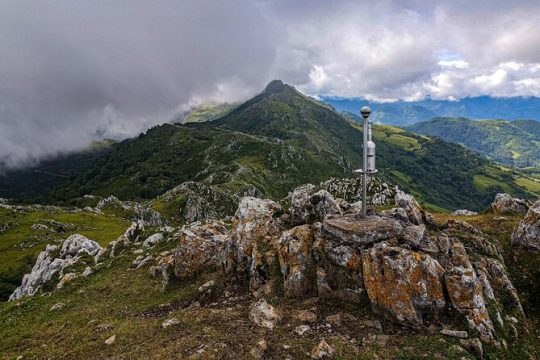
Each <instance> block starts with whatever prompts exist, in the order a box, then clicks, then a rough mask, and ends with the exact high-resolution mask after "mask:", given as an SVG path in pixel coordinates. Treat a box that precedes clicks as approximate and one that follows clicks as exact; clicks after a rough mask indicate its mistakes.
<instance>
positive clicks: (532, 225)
mask: <svg viewBox="0 0 540 360" xmlns="http://www.w3.org/2000/svg"><path fill="white" fill-rule="evenodd" d="M512 246H519V247H523V248H525V249H528V250H532V251H536V252H540V200H538V201H536V202H535V203H534V204H533V206H531V208H530V209H529V211H527V214H526V215H525V218H524V219H523V220H521V221H520V222H519V224H518V225H517V227H516V228H515V229H514V232H513V233H512Z"/></svg>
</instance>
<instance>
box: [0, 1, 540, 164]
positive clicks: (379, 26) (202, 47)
mask: <svg viewBox="0 0 540 360" xmlns="http://www.w3.org/2000/svg"><path fill="white" fill-rule="evenodd" d="M0 44H1V45H0V166H2V164H3V165H9V166H17V165H20V164H22V163H25V162H27V161H33V160H35V159H40V158H43V157H46V156H48V155H54V154H57V153H60V152H64V151H71V150H74V149H80V148H82V147H84V146H85V145H87V144H88V142H89V141H90V140H91V139H93V138H94V137H95V136H96V133H97V134H100V135H101V136H103V135H106V136H115V137H119V138H121V137H125V136H131V135H135V134H136V133H137V132H139V131H141V130H144V129H145V128H147V127H149V126H153V125H155V124H159V123H162V122H165V121H168V120H170V119H173V118H174V117H175V116H177V115H178V114H179V113H181V112H183V111H185V110H186V109H189V108H191V107H193V106H196V105H198V104H201V103H204V102H208V101H216V102H221V101H238V100H241V99H245V98H247V97H249V96H251V95H253V94H254V93H256V92H258V91H260V90H261V89H262V88H263V86H264V84H265V83H266V82H268V81H269V80H271V79H274V78H279V79H282V80H284V81H285V82H287V83H290V84H292V85H295V86H296V87H297V88H298V89H299V90H301V91H303V92H305V93H307V94H313V95H334V96H343V97H365V98H368V99H373V100H377V101H394V100H396V99H406V100H417V99H421V98H423V97H424V96H426V95H431V96H432V97H435V98H447V99H454V98H460V97H464V96H476V95H485V94H487V95H495V96H515V95H534V96H538V95H539V94H540V3H538V1H537V0H516V1H506V0H489V1H488V0H478V1H470V0H443V1H437V2H426V1H420V0H381V1H377V2H373V1H355V0H334V1H331V2H330V1H327V0H295V1H290V0H257V1H253V0H219V1H213V2H211V1H188V0H159V1H156V2H152V3H149V2H146V1H140V0H133V1H129V2H128V1H122V0H120V1H99V0H97V1H92V2H73V1H69V0H57V1H54V2H47V3H45V2H43V1H39V0H5V1H2V2H0Z"/></svg>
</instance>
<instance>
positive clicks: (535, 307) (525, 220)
mask: <svg viewBox="0 0 540 360" xmlns="http://www.w3.org/2000/svg"><path fill="white" fill-rule="evenodd" d="M383 191H386V195H385V199H386V198H394V199H393V200H394V202H395V205H394V207H392V206H384V207H381V208H379V211H378V212H375V210H372V211H371V212H370V214H369V216H368V218H367V219H362V218H361V217H360V216H359V207H358V204H357V203H354V202H351V203H349V202H347V201H346V200H343V199H341V198H339V197H334V196H333V195H332V194H331V193H329V192H328V191H327V190H326V189H325V188H322V189H321V188H320V187H314V186H304V187H301V188H298V189H296V190H295V191H294V192H293V193H292V194H291V196H290V197H289V198H288V199H286V201H285V202H284V203H282V204H278V203H275V202H273V201H270V200H263V199H257V198H251V197H247V198H244V199H242V200H241V201H240V204H239V207H238V210H237V211H236V214H235V216H234V218H233V219H232V222H221V221H205V222H196V223H192V224H189V225H186V226H183V227H178V228H172V227H168V226H165V225H163V224H162V223H161V222H160V223H158V222H154V223H151V224H150V225H148V224H146V225H145V224H144V221H137V222H134V223H132V225H131V226H130V227H129V228H128V229H127V230H126V231H125V233H124V234H123V235H121V236H120V237H119V238H118V239H117V240H115V241H112V242H110V243H109V244H108V245H107V246H103V247H102V246H101V245H100V244H99V243H96V242H94V241H92V240H91V239H88V238H86V237H84V236H81V235H73V236H70V237H69V238H67V239H66V240H65V241H64V242H63V243H62V244H61V246H60V245H54V246H50V247H47V249H46V250H45V251H44V252H42V253H41V254H40V255H39V258H38V261H37V262H36V264H35V265H34V268H33V269H32V272H31V273H29V274H28V275H27V276H25V278H24V279H23V282H22V285H21V287H20V288H19V289H17V290H16V291H15V292H14V294H13V295H12V297H11V300H12V301H10V302H7V303H1V304H0V348H1V349H3V350H2V351H3V358H6V359H11V358H23V359H24V358H68V359H78V358H81V359H82V358H85V359H87V358H118V359H127V358H171V357H173V358H200V359H212V358H215V359H229V358H231V359H232V358H262V359H287V358H290V359H303V358H334V359H364V358H365V359H424V358H428V359H431V358H440V359H469V358H494V359H495V358H497V359H505V358H506V359H536V358H537V357H536V356H537V354H538V352H539V350H540V332H539V330H538V329H539V328H538V324H539V319H540V316H539V315H540V306H539V304H538V296H537V294H538V292H537V290H540V289H538V281H540V276H539V269H540V260H539V256H540V255H539V254H538V253H537V252H536V251H537V249H538V244H539V243H540V239H539V238H538V236H537V235H538V229H539V227H540V216H538V210H537V209H538V206H540V205H539V204H540V202H537V203H536V204H534V205H532V206H531V204H528V203H525V202H520V201H518V200H517V199H512V198H511V197H506V196H502V195H501V196H498V197H497V199H496V200H495V202H494V205H493V206H492V209H490V211H488V212H486V213H483V214H473V213H468V212H466V211H463V212H461V213H460V214H461V215H447V214H430V213H428V212H426V211H424V210H423V209H422V208H421V207H420V205H418V203H417V202H416V201H415V200H414V198H413V197H411V196H409V195H407V194H404V193H402V192H399V191H398V192H397V194H396V193H395V192H391V190H390V189H387V188H385V189H383ZM394 195H395V197H394ZM353 200H354V199H353ZM349 201H351V200H349ZM153 218H155V216H154V217H153Z"/></svg>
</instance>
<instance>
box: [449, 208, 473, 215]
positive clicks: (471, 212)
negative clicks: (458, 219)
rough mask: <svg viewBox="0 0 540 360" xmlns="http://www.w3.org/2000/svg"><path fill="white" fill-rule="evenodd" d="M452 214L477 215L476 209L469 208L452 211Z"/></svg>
mask: <svg viewBox="0 0 540 360" xmlns="http://www.w3.org/2000/svg"><path fill="white" fill-rule="evenodd" d="M452 215H455V216H476V215H478V213H477V212H476V211H470V210H466V209H462V210H456V211H454V212H453V213H452Z"/></svg>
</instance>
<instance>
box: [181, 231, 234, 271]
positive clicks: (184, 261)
mask: <svg viewBox="0 0 540 360" xmlns="http://www.w3.org/2000/svg"><path fill="white" fill-rule="evenodd" d="M228 236H229V231H228V230H227V228H226V227H225V226H224V225H223V224H221V223H218V222H212V223H208V224H204V225H203V224H201V223H200V222H196V223H193V224H191V225H190V226H186V227H183V228H182V229H181V230H180V232H179V234H177V235H175V237H178V244H179V246H178V248H177V250H176V253H175V256H174V263H175V274H176V276H177V277H178V278H180V279H187V278H189V277H191V276H193V275H195V274H197V273H199V272H200V271H202V270H210V269H217V268H218V267H219V266H220V264H221V254H222V253H223V246H224V244H225V241H226V240H227V238H228Z"/></svg>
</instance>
